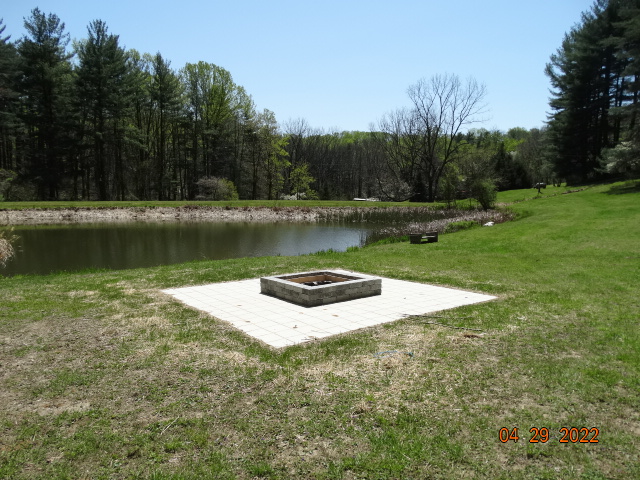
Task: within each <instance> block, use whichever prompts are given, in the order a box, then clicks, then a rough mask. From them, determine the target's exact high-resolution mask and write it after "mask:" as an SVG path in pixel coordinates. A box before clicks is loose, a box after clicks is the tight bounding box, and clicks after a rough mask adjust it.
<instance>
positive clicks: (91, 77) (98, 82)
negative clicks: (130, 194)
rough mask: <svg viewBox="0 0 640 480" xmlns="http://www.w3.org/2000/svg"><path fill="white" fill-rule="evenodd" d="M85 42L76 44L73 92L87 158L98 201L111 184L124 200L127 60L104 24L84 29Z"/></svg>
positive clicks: (103, 197)
mask: <svg viewBox="0 0 640 480" xmlns="http://www.w3.org/2000/svg"><path fill="white" fill-rule="evenodd" d="M88 33H89V37H88V39H86V40H84V41H82V42H79V43H77V45H76V50H77V54H78V59H79V66H78V69H77V88H78V100H79V108H80V109H81V110H82V111H83V120H84V122H85V125H86V127H85V128H84V129H83V130H84V133H85V136H86V137H87V138H88V143H89V145H88V152H87V154H88V157H89V159H90V160H91V164H92V171H93V179H94V182H95V187H96V192H97V195H98V199H99V200H108V199H110V198H111V197H112V196H111V191H110V184H111V182H112V181H113V180H115V190H116V193H117V195H116V197H117V198H119V199H121V200H122V199H123V197H124V191H125V186H124V177H123V169H124V166H123V155H124V151H123V149H124V134H125V130H124V125H123V116H124V114H125V112H126V109H127V105H128V100H129V97H130V95H129V94H128V92H129V86H128V83H127V64H126V62H127V56H126V53H125V51H124V49H123V48H121V47H120V46H119V45H118V36H116V35H111V34H109V33H108V29H107V26H106V24H105V23H104V22H103V21H101V20H95V21H94V22H92V23H91V24H90V25H89V27H88Z"/></svg>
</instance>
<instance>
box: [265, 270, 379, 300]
mask: <svg viewBox="0 0 640 480" xmlns="http://www.w3.org/2000/svg"><path fill="white" fill-rule="evenodd" d="M260 292H261V293H263V294H265V295H271V296H273V297H276V298H279V299H281V300H285V301H288V302H292V303H295V304H298V305H302V306H305V307H315V306H318V305H327V304H329V303H336V302H344V301H347V300H354V299H356V298H363V297H370V296H372V295H380V294H381V293H382V279H380V278H378V277H372V276H370V275H364V274H362V273H351V272H349V273H342V272H331V271H320V272H304V273H293V274H288V275H279V276H275V277H263V278H261V279H260Z"/></svg>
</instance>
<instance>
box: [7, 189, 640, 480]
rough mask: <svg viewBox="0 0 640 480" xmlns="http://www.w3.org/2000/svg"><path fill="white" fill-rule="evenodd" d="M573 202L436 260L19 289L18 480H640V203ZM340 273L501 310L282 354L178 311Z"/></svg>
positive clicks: (168, 270)
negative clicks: (218, 292)
mask: <svg viewBox="0 0 640 480" xmlns="http://www.w3.org/2000/svg"><path fill="white" fill-rule="evenodd" d="M568 191H570V190H567V189H564V188H563V189H553V188H548V189H547V190H543V193H542V195H536V193H537V192H536V191H534V190H527V191H514V192H505V193H503V194H501V195H500V196H499V201H501V202H506V203H510V204H511V205H510V206H509V207H508V208H511V209H512V210H513V211H514V212H516V213H517V214H518V219H517V220H515V221H513V222H509V223H503V224H499V225H495V226H493V227H482V228H472V229H470V230H465V231H461V232H457V233H453V234H445V235H442V236H441V237H440V241H439V242H438V243H436V244H424V245H410V244H409V243H408V242H403V243H392V244H386V245H377V246H371V247H366V248H361V249H352V250H350V251H348V252H345V253H335V252H328V253H321V254H316V255H308V256H302V257H270V258H251V259H237V260H225V261H202V262H193V263H188V264H184V265H178V266H168V267H160V268H153V269H140V270H124V271H97V272H81V273H68V274H58V275H49V276H24V277H15V278H1V277H0V478H8V479H27V478H43V479H44V478H47V479H49V478H73V479H75V478H100V479H112V478H115V479H120V478H123V479H128V478H152V479H201V478H211V479H232V478H237V479H253V478H273V479H290V478H292V479H298V478H300V479H428V478H442V479H449V478H451V479H462V478H470V479H472V478H498V479H500V478H503V479H512V478H523V479H524V478H527V479H529V478H540V479H545V478H549V479H556V478H563V479H608V478H615V479H629V478H640V333H639V329H638V323H639V319H640V186H639V184H638V183H637V182H636V183H634V182H626V183H617V184H612V185H599V186H592V187H589V188H585V189H576V191H573V192H572V193H567V192H568ZM52 254H55V252H52ZM331 267H336V268H346V269H352V270H356V271H361V272H366V273H370V274H378V275H382V276H386V277H393V278H397V279H404V280H410V281H417V282H424V283H430V284H435V285H441V286H449V287H454V288H462V289H468V290H474V291H478V292H482V293H488V294H492V295H496V296H498V297H499V298H498V299H497V300H495V301H492V302H488V303H484V304H477V305H471V306H468V307H463V308H458V309H454V310H448V311H444V312H438V313H436V314H431V315H428V316H421V317H410V318H407V319H403V320H401V321H398V322H395V323H392V324H386V325H383V326H379V327H375V328H369V329H366V330H361V331H358V332H354V333H350V334H345V335H341V336H336V337H333V338H331V339H327V340H324V341H321V342H317V343H309V344H305V345H302V346H296V347H291V348H287V349H284V350H274V349H271V348H269V347H267V346H265V345H264V344H261V343H260V342H258V341H255V340H252V339H251V338H249V337H247V336H245V335H243V334H241V333H239V332H237V331H235V330H234V329H232V328H231V327H229V326H228V325H227V324H225V323H223V322H221V321H218V320H216V319H215V318H212V317H210V316H208V315H206V314H202V313H200V312H197V311H195V310H192V309H189V308H186V307H184V306H182V305H181V304H179V303H177V302H175V301H173V300H172V298H171V297H169V296H167V295H164V294H162V293H160V289H163V288H169V287H178V286H185V285H197V284H204V283H212V282H221V281H231V280H238V279H243V278H254V277H259V276H264V275H270V274H275V273H288V272H294V271H304V270H310V269H317V268H331ZM383 288H384V286H383ZM455 327H457V328H455ZM516 437H517V438H518V440H517V441H516ZM531 440H537V442H531Z"/></svg>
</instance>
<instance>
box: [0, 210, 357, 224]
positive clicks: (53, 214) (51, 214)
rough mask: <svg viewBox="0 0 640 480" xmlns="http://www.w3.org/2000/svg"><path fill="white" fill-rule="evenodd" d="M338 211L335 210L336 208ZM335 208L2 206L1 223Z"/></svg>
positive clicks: (223, 217) (248, 215)
mask: <svg viewBox="0 0 640 480" xmlns="http://www.w3.org/2000/svg"><path fill="white" fill-rule="evenodd" d="M334 210H335V211H336V212H333V211H334ZM338 210H350V209H349V208H347V209H342V208H339V207H335V208H323V207H320V208H308V207H300V208H292V207H282V208H280V207H238V208H230V207H229V208H226V207H206V206H205V207H201V206H198V207H193V206H184V207H128V208H115V207H105V208H100V207H95V208H93V207H80V208H42V209H23V210H0V225H38V224H39V225H43V224H59V223H102V222H168V221H173V222H175V221H223V222H277V221H288V222H313V221H317V220H318V219H319V218H320V217H322V216H325V217H326V216H327V215H328V216H332V215H335V214H336V213H337V211H338Z"/></svg>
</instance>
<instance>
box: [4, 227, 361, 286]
mask: <svg viewBox="0 0 640 480" xmlns="http://www.w3.org/2000/svg"><path fill="white" fill-rule="evenodd" d="M371 230H372V228H368V227H366V226H365V225H364V224H350V225H349V226H344V225H336V224H334V225H327V224H317V223H222V222H197V223H196V222H193V223H187V222H175V223H122V224H114V223H106V224H71V225H38V226H33V225H30V226H17V227H15V228H14V234H15V235H17V236H18V237H19V238H18V240H16V241H15V242H14V244H13V245H14V248H15V250H16V254H15V255H14V257H13V258H11V259H10V260H9V262H8V263H7V265H6V266H5V267H4V268H2V267H0V275H5V276H11V275H20V274H48V273H51V272H56V271H63V270H64V271H78V270H85V269H93V268H95V269H104V268H106V269H123V268H138V267H152V266H157V265H169V264H175V263H182V262H188V261H191V260H202V259H211V260H220V259H225V258H240V257H258V256H268V255H283V256H290V255H302V254H307V253H314V252H319V251H321V250H329V249H333V250H336V251H344V250H346V249H347V248H348V247H351V246H361V245H363V244H364V243H365V241H366V238H367V234H368V233H369V232H370V231H371Z"/></svg>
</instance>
